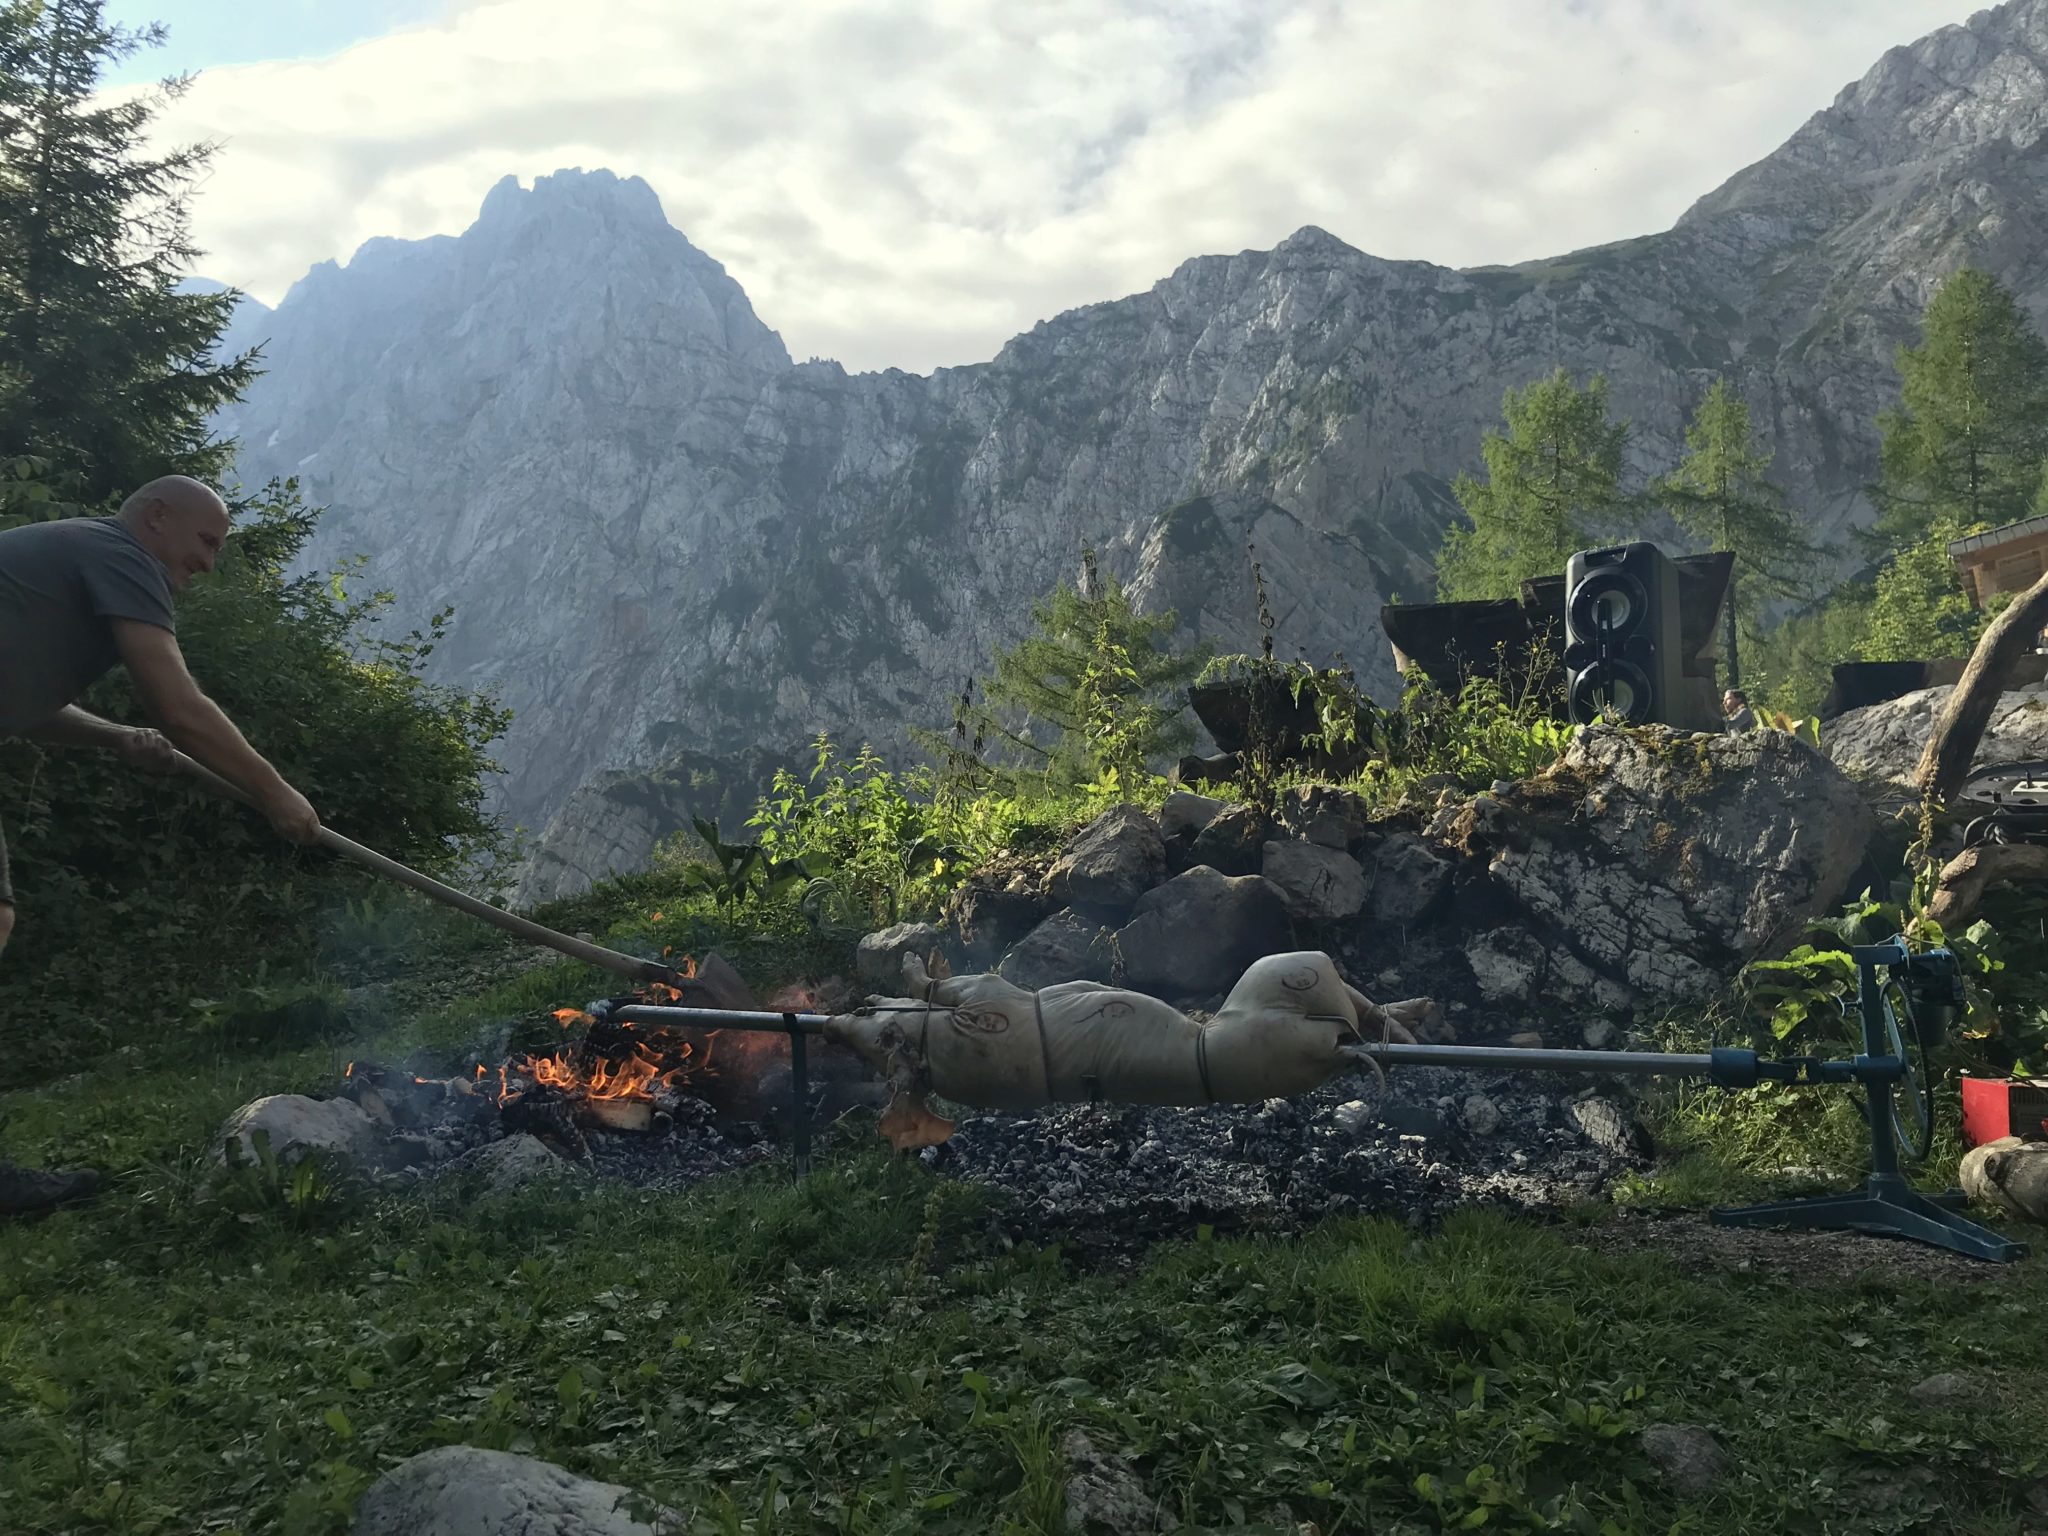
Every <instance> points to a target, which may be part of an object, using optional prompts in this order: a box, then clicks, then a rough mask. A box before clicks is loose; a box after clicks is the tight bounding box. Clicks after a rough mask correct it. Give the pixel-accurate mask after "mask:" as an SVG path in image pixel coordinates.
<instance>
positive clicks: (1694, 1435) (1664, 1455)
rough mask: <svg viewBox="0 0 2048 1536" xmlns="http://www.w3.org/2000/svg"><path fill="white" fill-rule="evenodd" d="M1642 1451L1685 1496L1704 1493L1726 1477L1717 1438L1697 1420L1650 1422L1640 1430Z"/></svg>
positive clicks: (1695, 1496) (1701, 1496)
mask: <svg viewBox="0 0 2048 1536" xmlns="http://www.w3.org/2000/svg"><path fill="white" fill-rule="evenodd" d="M1643 1454H1644V1455H1646V1456H1648V1457H1649V1458H1650V1460H1651V1461H1652V1462H1654V1463H1655V1464H1656V1466H1657V1470H1658V1471H1659V1472H1661V1473H1663V1474H1664V1480H1665V1481H1666V1482H1667V1483H1669V1484H1670V1485H1671V1486H1672V1488H1673V1489H1674V1490H1675V1491H1677V1492H1679V1493H1682V1494H1684V1495H1686V1496H1687V1497H1688V1498H1695V1499H1697V1498H1704V1497H1706V1496H1707V1495H1708V1494H1710V1493H1712V1492H1714V1491H1715V1490H1716V1489H1717V1488H1719V1487H1720V1486H1721V1484H1722V1483H1723V1482H1725V1481H1726V1480H1727V1477H1728V1461H1727V1457H1726V1456H1725V1455H1724V1454H1723V1453H1722V1450H1721V1444H1720V1442H1719V1441H1718V1440H1716V1439H1715V1438H1714V1436H1713V1434H1712V1433H1711V1432H1710V1431H1708V1430H1706V1429H1703V1428H1701V1427H1700V1426H1699V1425H1697V1424H1652V1425H1651V1426H1650V1427H1649V1428H1648V1429H1645V1430H1644V1431H1643Z"/></svg>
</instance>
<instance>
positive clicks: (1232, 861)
mask: <svg viewBox="0 0 2048 1536" xmlns="http://www.w3.org/2000/svg"><path fill="white" fill-rule="evenodd" d="M1271 831H1272V824H1271V823H1270V822H1268V821H1267V820H1266V818H1265V817H1264V816H1261V815H1260V814H1259V813H1258V812H1257V811H1255V810H1253V809H1252V807H1250V806H1248V805H1233V806H1228V807H1226V808H1225V809H1223V810H1221V811H1218V812H1217V813H1216V815H1215V817H1214V819H1212V820H1211V821H1210V823H1209V824H1208V825H1207V826H1206V827H1204V828H1202V830H1201V831H1200V832H1198V833H1197V834H1195V841H1194V845H1193V847H1192V848H1191V849H1190V850H1189V853H1188V857H1189V858H1190V859H1191V860H1192V861H1193V862H1194V863H1196V864H1198V865H1200V864H1206V865H1208V866H1209V868H1211V869H1213V870H1215V871H1216V872H1217V873H1219V874H1225V875H1255V874H1257V873H1258V872H1259V862H1260V860H1261V859H1262V858H1263V857H1264V855H1265V849H1266V838H1267V836H1268V834H1270V833H1271Z"/></svg>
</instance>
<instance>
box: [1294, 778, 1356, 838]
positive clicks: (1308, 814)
mask: <svg viewBox="0 0 2048 1536" xmlns="http://www.w3.org/2000/svg"><path fill="white" fill-rule="evenodd" d="M1279 810H1280V825H1281V826H1283V827H1285V828H1286V829H1287V830H1288V831H1289V832H1291V833H1293V834H1294V835H1295V836H1296V837H1299V838H1302V839H1304V840H1306V841H1308V842H1311V843H1315V844H1316V845H1318V846H1319V847H1323V848H1337V849H1343V850H1348V849H1349V848H1350V847H1351V846H1352V844H1354V843H1356V842H1357V841H1358V840H1359V839H1360V838H1362V837H1364V836H1365V833H1366V828H1367V827H1369V826H1370V825H1371V822H1372V806H1371V805H1370V804H1369V803H1368V802H1367V800H1366V798H1365V797H1364V796H1363V795H1361V794H1358V793H1356V792H1355V791H1353V790H1349V789H1340V788H1338V787H1336V786H1335V785H1331V784H1297V785H1296V786H1295V787H1294V788H1292V789H1290V790H1288V791H1287V793H1286V794H1284V795H1282V796H1281V797H1280V807H1279Z"/></svg>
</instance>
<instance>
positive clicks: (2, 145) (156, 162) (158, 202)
mask: <svg viewBox="0 0 2048 1536" xmlns="http://www.w3.org/2000/svg"><path fill="white" fill-rule="evenodd" d="M102 12H103V7H102V5H101V4H100V0H45V3H24V0H7V3H5V4H0V444H5V445H7V447H8V449H9V451H11V452H22V451H26V452H29V453H33V454H46V455H48V456H50V457H51V458H52V459H54V460H56V461H58V462H59V463H61V464H62V465H64V466H65V469H66V472H67V475H68V477H69V479H70V480H71V482H72V483H73V485H74V495H75V499H76V500H77V501H79V502H81V503H84V504H88V505H104V504H106V503H108V502H109V501H111V500H118V499H119V498H120V497H121V496H123V495H125V494H126V493H127V492H129V491H132V490H134V489H135V488H136V487H137V486H139V485H141V484H142V483H143V482H144V481H147V480H149V479H152V478H153V477H155V476H157V475H161V474H166V473H171V472H174V471H176V472H183V473H187V474H194V475H200V476H202V477H209V478H210V477H211V476H213V475H215V474H217V473H218V472H219V470H220V469H221V468H222V467H223V466H224V465H225V463H226V461H227V454H228V445H227V444H224V443H221V442H219V441H216V440H215V439H214V438H213V437H212V435H211V433H210V432H209V431H208V428H207V419H208V417H209V416H210V415H211V414H212V412H213V411H214V410H216V409H217V408H218V407H220V406H222V405H224V404H226V403H228V402H229V401H230V400H233V399H234V398H235V397H236V395H237V394H238V393H239V392H240V390H241V389H243V388H244V387H245V386H246V385H247V384H248V382H249V380H250V379H251V378H253V377H254V366H253V358H252V357H242V358H232V359H225V360H221V359H215V358H214V357H213V356H212V349H213V346H214V343H215V341H216V340H217V338H218V337H219V335H220V333H221V330H222V328H223V327H224V326H225V325H226V324H227V322H228V319H229V316H230V314H231V313H232V311H233V308H234V304H235V301H236V299H237V298H238V297H239V295H236V294H234V293H232V292H229V293H221V294H192V293H180V292H178V291H177V285H178V282H179V280H180V279H181V278H182V277H183V276H184V275H185V273H186V272H187V271H189V270H190V268H191V264H192V261H193V258H194V257H196V256H197V254H198V252H197V251H196V250H195V249H194V248H193V246H192V244H191V242H190V240H189V239H188V238H187V235H186V219H185V198H186V196H187V194H188V192H189V189H190V188H191V187H192V185H193V184H194V182H195V181H196V180H197V179H198V178H199V177H200V176H201V175H202V174H203V172H204V170H205V168H206V165H207V161H208V158H209V155H210V153H211V151H210V150H209V149H208V148H207V147H206V146H203V145H196V146H186V147H181V148H172V149H168V150H153V149H151V147H150V146H149V143H148V140H149V138H150V125H151V123H152V121H153V120H154V119H155V118H156V116H157V115H158V113H159V112H160V111H161V109H162V108H163V107H164V105H166V104H167V103H168V102H170V101H172V100H174V99H175V98H176V97H177V96H178V95H179V94H181V93H182V91H183V90H184V88H185V87H184V83H183V82H181V81H173V82H170V83H167V84H165V85H163V86H160V87H158V88H157V89H154V90H149V91H143V92H140V93H130V92H123V93H120V94H119V95H118V96H115V97H111V98H110V97H108V96H107V95H105V94H102V93H101V91H100V88H99V87H100V76H101V74H102V73H103V72H104V71H105V70H106V69H107V68H108V66H110V65H112V64H114V63H116V62H118V61H120V60H122V59H125V58H127V57H128V56H129V55H130V54H132V53H134V52H135V51H136V50H137V49H138V48H140V47H143V46H150V45H154V44H155V43H157V42H159V41H161V35H162V34H161V30H160V29H155V28H152V29H149V30H148V31H144V32H136V31H132V30H130V29H127V28H124V27H119V26H110V25H108V24H107V23H106V22H105V21H104V19H103V15H102Z"/></svg>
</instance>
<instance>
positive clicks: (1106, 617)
mask: <svg viewBox="0 0 2048 1536" xmlns="http://www.w3.org/2000/svg"><path fill="white" fill-rule="evenodd" d="M1081 559H1082V573H1081V580H1080V582H1079V584H1078V585H1076V586H1068V585H1067V584H1066V583H1065V582H1061V583H1060V584H1059V585H1058V586H1056V587H1054V588H1053V590H1052V591H1051V593H1049V594H1048V595H1047V596H1046V597H1044V598H1042V599H1041V600H1040V601H1039V602H1037V603H1035V604H1033V605H1032V609H1031V617H1032V619H1033V621H1034V623H1035V625H1036V629H1035V630H1034V632H1033V633H1032V634H1030V635H1027V636H1026V637H1025V638H1024V639H1022V640H1020V641H1018V642H1017V644H1016V645H1015V646H1013V647H1011V648H1010V649H1008V650H999V651H997V652H996V656H995V676H994V677H993V678H992V679H990V680H989V682H988V683H987V685H986V686H985V687H984V689H983V694H984V696H985V697H986V699H987V700H988V702H989V703H990V704H994V705H999V706H1008V707H1009V708H1012V709H1017V710H1022V711H1023V712H1024V713H1025V715H1026V716H1027V717H1029V720H1038V721H1043V722H1045V723H1046V724H1049V725H1051V726H1052V727H1053V728H1054V732H1055V735H1054V738H1053V739H1052V740H1051V741H1050V742H1046V741H1041V740H1039V739H1038V738H1037V736H1036V735H1035V734H1033V733H1032V732H1031V730H1030V728H1029V722H1028V720H1027V722H1026V723H1025V724H1023V725H1022V726H1019V727H1017V728H1010V727H1006V726H1003V725H1001V724H1000V723H997V722H995V721H993V720H990V721H989V722H988V728H989V729H991V730H992V731H994V732H995V733H997V734H1000V735H1001V736H1002V737H1003V738H1004V739H1005V740H1007V741H1009V742H1010V743H1011V744H1012V745H1014V746H1016V747H1018V748H1019V749H1020V750H1022V751H1023V752H1024V753H1025V754H1026V755H1027V756H1028V757H1029V758H1031V759H1032V760H1033V761H1035V762H1037V763H1039V764H1040V765H1042V766H1044V767H1045V768H1046V769H1048V770H1049V771H1051V772H1052V773H1053V774H1055V775H1056V776H1058V777H1062V778H1066V779H1068V780H1070V781H1080V782H1085V781H1090V780H1094V779H1097V778H1099V777H1100V776H1102V775H1103V774H1105V773H1106V772H1107V771H1108V770H1110V769H1115V770H1117V772H1118V774H1119V775H1120V776H1121V778H1122V779H1123V780H1124V782H1126V783H1128V782H1129V781H1130V779H1131V777H1132V776H1133V775H1135V774H1136V773H1138V772H1140V771H1142V770H1143V768H1144V767H1145V766H1146V765H1147V764H1148V763H1149V762H1151V761H1153V760H1155V759H1157V758H1159V757H1162V756H1165V755H1168V754H1170V753H1175V752H1181V751H1185V750H1186V749H1187V747H1188V746H1189V745H1190V744H1191V743H1192V742H1193V739H1194V733H1193V730H1192V728H1191V727H1190V726H1189V725H1188V724H1187V722H1186V721H1185V720H1184V719H1183V718H1182V711H1183V709H1184V708H1185V703H1186V701H1185V699H1184V698H1180V697H1177V696H1175V695H1176V694H1177V692H1178V690H1180V689H1183V688H1185V687H1186V686H1187V685H1188V684H1189V683H1191V682H1193V681H1194V680H1195V678H1196V676H1197V675H1198V674H1199V673H1200V671H1201V669H1202V664H1203V662H1204V661H1205V660H1206V659H1207V648H1206V647H1196V648H1194V649H1192V650H1189V651H1175V650H1172V649H1170V648H1169V647H1168V645H1167V643H1166V642H1167V638H1168V637H1169V636H1170V635H1171V634H1172V633H1173V631H1174V629H1175V628H1176V627H1177V626H1178V625H1179V623H1180V618H1179V615H1178V614H1177V613H1175V612H1174V611H1173V610H1172V609H1168V610H1167V611H1166V612H1164V613H1138V612H1136V611H1134V610H1133V609H1132V607H1131V601H1130V597H1129V596H1128V594H1126V593H1125V591H1124V588H1123V584H1122V583H1121V582H1119V581H1118V580H1117V579H1116V578H1115V577H1114V576H1111V575H1108V574H1105V573H1103V572H1102V571H1100V570H1099V569H1098V568H1097V566H1096V561H1095V554H1094V551H1092V550H1086V551H1083V553H1082V557H1081Z"/></svg>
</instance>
